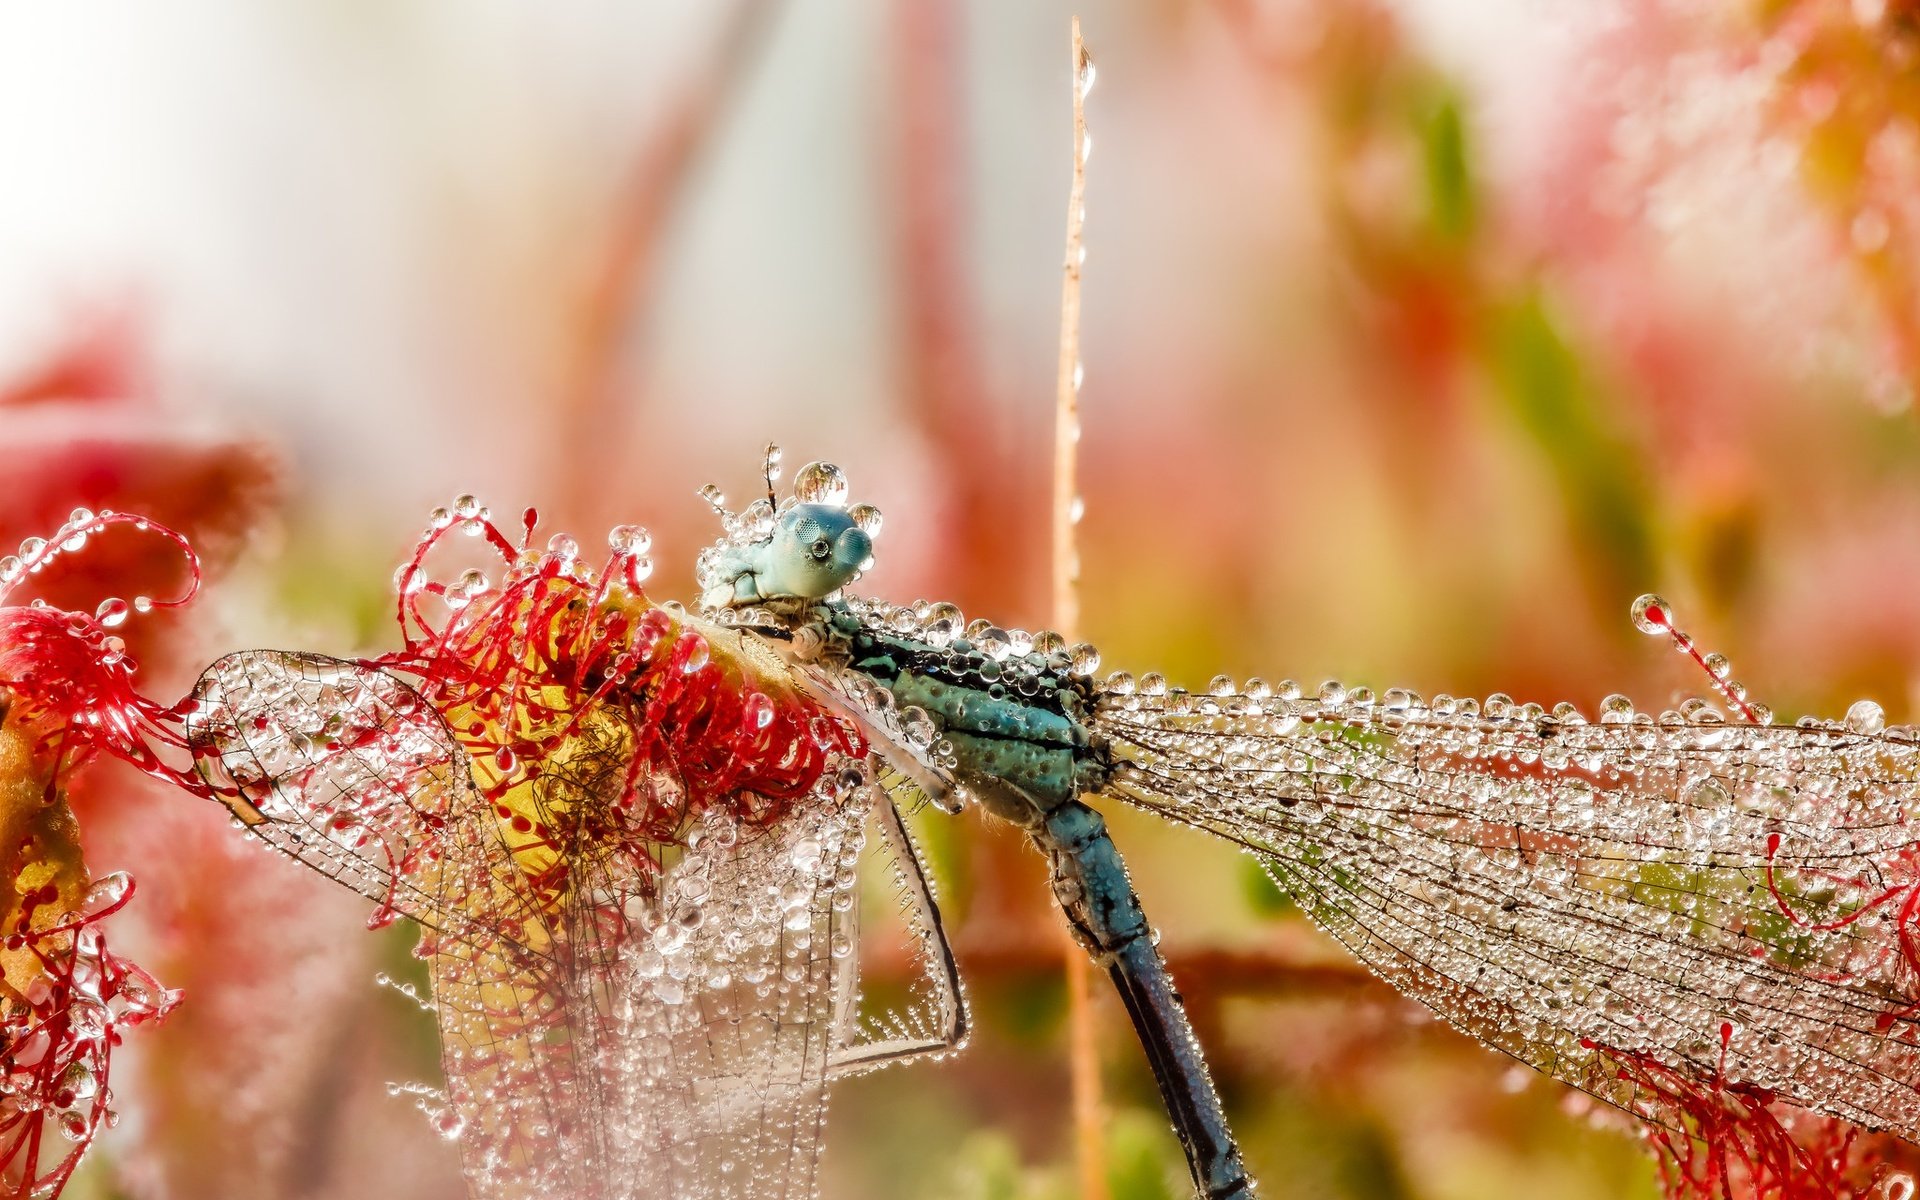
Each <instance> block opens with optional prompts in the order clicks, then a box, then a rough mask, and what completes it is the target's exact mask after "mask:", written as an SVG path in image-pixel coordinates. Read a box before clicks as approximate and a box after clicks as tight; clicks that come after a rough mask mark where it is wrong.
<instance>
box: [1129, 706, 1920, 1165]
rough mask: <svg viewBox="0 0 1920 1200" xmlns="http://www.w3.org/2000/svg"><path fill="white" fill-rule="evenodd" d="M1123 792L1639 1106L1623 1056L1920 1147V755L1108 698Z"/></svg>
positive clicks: (1812, 737) (1376, 711)
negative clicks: (1246, 860) (1210, 835)
mask: <svg viewBox="0 0 1920 1200" xmlns="http://www.w3.org/2000/svg"><path fill="white" fill-rule="evenodd" d="M1096 724H1097V725H1098V727H1099V729H1100V731H1101V732H1102V733H1103V734H1104V735H1105V736H1106V737H1107V738H1109V739H1110V743H1111V753H1112V757H1113V760H1114V772H1113V776H1112V781H1111V785H1110V789H1109V790H1111V791H1112V792H1113V793H1114V794H1116V795H1118V796H1121V797H1123V798H1125V799H1127V800H1129V801H1132V802H1133V803H1135V804H1138V805H1140V806H1142V807H1144V808H1147V809H1150V810H1152V811H1154V812H1156V813H1159V814H1162V815H1165V816H1168V817H1171V818H1173V819H1175V820H1179V821H1182V822H1185V823H1187V824H1190V825H1195V826H1198V827H1200V828H1202V829H1207V830H1210V831H1212V832H1214V833H1217V834H1220V835H1221V836H1224V837H1226V838H1229V839H1231V840H1233V841H1235V842H1238V843H1240V844H1241V845H1243V846H1245V847H1247V848H1248V849H1250V850H1252V851H1253V852H1255V853H1256V854H1257V855H1258V856H1259V857H1260V858H1261V859H1262V860H1263V861H1264V863H1265V864H1266V866H1267V867H1268V869H1269V870H1270V871H1271V873H1272V874H1273V876H1274V878H1275V879H1276V880H1277V881H1278V882H1279V884H1280V886H1281V887H1282V888H1283V889H1284V890H1285V891H1287V892H1288V893H1289V894H1290V895H1291V896H1293V897H1294V898H1295V899H1296V900H1297V901H1298V903H1299V904H1300V905H1301V906H1302V908H1303V909H1305V910H1306V911H1307V913H1308V914H1309V915H1310V916H1312V918H1313V919H1314V920H1315V921H1316V922H1318V923H1319V924H1320V925H1321V926H1322V927H1324V928H1325V929H1326V930H1327V931H1329V932H1330V933H1331V934H1333V936H1334V937H1336V938H1338V939H1339V940H1340V941H1341V942H1343V943H1344V944H1345V945H1346V946H1347V947H1348V948H1349V949H1350V950H1352V951H1353V953H1354V954H1355V955H1357V956H1358V957H1359V958H1360V959H1361V960H1362V961H1363V962H1365V963H1366V964H1367V965H1368V966H1369V967H1370V968H1372V969H1373V970H1374V971H1375V972H1377V973H1378V974H1380V975H1381V976H1383V977H1384V978H1386V979H1387V980H1388V981H1389V982H1391V983H1393V984H1394V985H1395V986H1397V987H1399V988H1400V989H1401V990H1402V991H1404V992H1406V993H1407V994H1409V995H1411V996H1413V997H1415V998H1416V999H1418V1000H1420V1001H1421V1002H1422V1003H1424V1004H1426V1005H1428V1006H1429V1007H1430V1008H1432V1009H1433V1010H1434V1011H1435V1012H1436V1013H1438V1014H1439V1015H1440V1016H1442V1017H1443V1018H1445V1019H1446V1020H1447V1021H1448V1022H1450V1023H1451V1024H1453V1025H1454V1026H1456V1027H1457V1028H1459V1029H1462V1030H1463V1031H1465V1032H1467V1033H1468V1034H1470V1035H1472V1036H1473V1037H1475V1038H1477V1039H1479V1040H1480V1041H1482V1042H1484V1043H1486V1044H1488V1045H1490V1046H1494V1047H1496V1048H1498V1049H1501V1050H1504V1051H1506V1052H1507V1053H1509V1054H1512V1055H1513V1056H1515V1057H1516V1058H1519V1059H1520V1060H1522V1061H1524V1062H1526V1063H1528V1064H1529V1065H1531V1066H1534V1067H1536V1068H1538V1069H1540V1070H1542V1071H1545V1072H1547V1073H1549V1074H1551V1075H1554V1076H1556V1077H1557V1078H1560V1079H1562V1080H1564V1081H1566V1082H1568V1083H1571V1084H1573V1085H1575V1086H1576V1087H1580V1088H1583V1089H1585V1090H1587V1091H1589V1092H1591V1093H1593V1094H1594V1095H1596V1096H1598V1097H1600V1098H1602V1099H1604V1100H1607V1101H1609V1102H1611V1103H1614V1104H1616V1105H1619V1106H1621V1107H1623V1108H1626V1109H1628V1110H1629V1111H1635V1112H1639V1113H1641V1114H1642V1115H1646V1114H1647V1113H1648V1112H1649V1111H1650V1110H1651V1108H1652V1107H1653V1101H1652V1098H1650V1097H1648V1096H1645V1095H1642V1094H1640V1093H1639V1092H1638V1091H1636V1087H1637V1085H1636V1084H1635V1083H1634V1082H1633V1076H1634V1074H1635V1073H1633V1072H1628V1071H1622V1070H1621V1069H1620V1064H1621V1062H1622V1061H1623V1060H1631V1061H1642V1062H1644V1061H1652V1062H1656V1063H1659V1064H1661V1065H1663V1066H1665V1067H1667V1068H1671V1069H1677V1070H1682V1071H1685V1072H1686V1073H1687V1074H1688V1075H1689V1076H1690V1077H1692V1078H1695V1079H1699V1080H1708V1081H1718V1080H1726V1081H1728V1082H1736V1081H1737V1082H1740V1083H1743V1084H1747V1085H1751V1086H1753V1087H1757V1088H1760V1089H1764V1090H1765V1091H1767V1092H1771V1093H1772V1094H1774V1095H1777V1096H1779V1097H1781V1098H1783V1099H1787V1100H1791V1101H1793V1102H1795V1103H1797V1104H1800V1105H1802V1106H1805V1107H1810V1108H1815V1109H1819V1110H1822V1111H1825V1112H1828V1113H1831V1114H1834V1115H1837V1116H1840V1117H1844V1118H1846V1119H1848V1120H1852V1121H1855V1122H1858V1123H1860V1124H1864V1125H1867V1126H1870V1127H1877V1128H1887V1129H1891V1130H1893V1131H1895V1132H1896V1133H1899V1134H1901V1135H1902V1136H1905V1137H1907V1138H1909V1139H1912V1138H1916V1137H1920V1091H1917V1090H1916V1083H1920V1047H1916V1045H1915V1025H1914V1021H1913V1019H1912V1018H1913V1016H1914V1014H1915V1003H1916V1001H1920V986H1917V985H1920V980H1917V979H1916V972H1915V966H1916V962H1917V961H1920V960H1917V959H1916V956H1915V954H1914V937H1913V931H1912V928H1911V925H1912V920H1913V918H1914V916H1915V914H1916V912H1917V911H1920V900H1916V895H1917V894H1920V893H1917V891H1916V887H1917V885H1916V866H1917V863H1916V858H1917V857H1920V847H1917V846H1916V839H1917V838H1920V828H1916V827H1915V826H1914V825H1913V824H1912V820H1913V817H1914V816H1915V815H1920V814H1916V813H1915V812H1912V811H1910V810H1912V809H1913V806H1914V802H1915V800H1916V798H1917V797H1920V745H1916V744H1915V743H1914V742H1913V741H1910V740H1902V739H1898V738H1894V737H1888V736H1879V735H1867V734H1861V733H1855V732H1851V731H1849V730H1847V729H1845V728H1844V727H1837V726H1811V727H1809V726H1802V727H1791V728H1777V727H1771V726H1731V725H1725V724H1720V723H1707V722H1699V723H1685V722H1677V721H1674V722H1667V723H1662V724H1652V723H1648V722H1645V721H1644V720H1643V721H1641V722H1638V723H1632V722H1625V723H1602V724H1587V723H1585V722H1583V721H1579V720H1578V719H1575V718H1568V717H1562V718H1552V717H1541V716H1538V715H1536V714H1529V713H1524V712H1523V713H1520V714H1518V715H1515V716H1506V715H1504V714H1502V715H1499V716H1494V717H1489V716H1487V715H1484V714H1481V713H1479V712H1477V711H1471V710H1470V711H1465V712H1461V711H1458V710H1454V711H1436V710H1435V709H1430V708H1428V707H1426V706H1424V705H1421V704H1418V703H1415V702H1409V703H1408V704H1404V705H1400V706H1398V707H1397V709H1394V708H1388V707H1386V706H1380V707H1375V706H1373V705H1367V704H1354V703H1351V702H1345V701H1342V702H1340V703H1317V702H1313V701H1287V700H1278V699H1270V698H1265V697H1247V696H1226V697H1211V696H1209V697H1195V696H1190V695H1186V694H1183V693H1175V694H1173V695H1161V696H1140V695H1124V696H1122V695H1110V696H1106V697H1104V698H1103V700H1102V702H1101V704H1100V706H1099V711H1098V715H1097V717H1096Z"/></svg>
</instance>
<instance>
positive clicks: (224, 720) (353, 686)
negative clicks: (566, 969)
mask: <svg viewBox="0 0 1920 1200" xmlns="http://www.w3.org/2000/svg"><path fill="white" fill-rule="evenodd" d="M193 700H194V702H195V704H194V710H193V712H192V714H191V715H190V716H189V717H188V719H187V729H188V736H189V740H190V743H191V745H192V747H193V751H194V756H195V762H196V764H197V766H198V768H199V770H200V772H201V774H202V776H203V777H204V778H205V779H206V780H207V781H208V783H209V784H211V785H212V786H213V788H214V789H215V792H216V794H217V795H219V796H220V798H221V799H222V800H223V801H224V802H225V803H226V804H227V806H228V808H230V809H231V810H232V811H233V813H234V815H235V816H236V817H238V818H239V819H240V821H241V822H242V823H243V824H245V825H246V826H247V828H248V829H249V830H250V831H251V832H252V833H254V834H255V835H256V836H258V837H260V838H261V839H262V840H264V841H266V842H267V843H268V844H270V845H272V846H273V847H274V848H275V849H277V850H279V851H281V852H282V853H283V854H286V855H287V856H288V857H290V858H293V859H296V860H298V861H300V862H302V863H305V864H306V865H307V866H309V867H312V868H313V869H314V870H316V871H319V872H320V873H321V874H323V875H326V876H327V877H328V878H331V879H333V880H335V881H336V882H338V883H341V884H343V885H345V886H346V887H349V888H352V889H353V890H354V891H356V892H359V893H360V894H361V895H364V896H367V897H369V898H371V899H373V900H376V901H378V902H380V904H381V905H382V906H383V909H384V910H386V911H388V912H398V913H400V914H403V915H405V916H408V917H411V918H413V919H415V920H417V921H419V922H420V923H421V924H422V925H425V926H427V927H428V928H433V929H441V930H442V931H444V932H448V933H460V934H462V935H464V934H466V933H468V932H470V930H469V929H468V925H469V923H470V914H466V913H462V912H459V911H458V910H456V909H455V908H453V907H451V906H450V905H449V904H448V902H447V900H446V897H447V896H448V895H449V893H450V892H451V891H452V889H451V887H450V885H449V881H448V880H447V879H446V878H444V876H445V873H446V872H447V871H449V870H458V869H461V866H462V864H463V862H470V861H471V860H472V859H473V858H474V857H475V856H476V855H479V856H481V857H483V858H484V857H487V856H492V857H494V858H497V857H499V856H500V854H502V853H503V848H502V847H501V846H500V845H499V839H498V836H497V834H496V833H493V832H492V831H491V830H490V829H488V828H483V827H481V826H477V825H475V824H474V823H473V822H471V821H470V820H468V819H467V815H468V814H471V813H473V812H474V811H475V810H476V808H477V806H478V801H477V798H476V796H475V793H474V787H473V781H472V777H471V775H470V774H469V772H468V769H467V759H466V755H465V754H464V753H463V752H462V751H461V749H460V747H459V746H458V744H457V743H456V742H455V741H454V738H453V735H452V734H451V733H450V732H449V731H448V730H447V727H446V725H445V724H444V723H443V722H442V721H441V719H440V717H439V716H438V714H436V713H435V712H434V710H433V708H432V707H431V706H430V705H428V704H427V702H426V701H425V700H424V699H422V698H421V696H420V695H419V693H417V692H416V691H414V689H413V688H412V687H411V686H409V685H408V684H407V683H406V682H405V681H403V680H401V679H399V678H397V677H396V676H393V675H391V674H388V673H387V672H384V671H380V670H377V669H375V668H372V667H368V666H366V665H365V664H362V663H357V662H353V661H350V660H347V659H339V658H331V657H328V656H326V655H321V654H299V653H293V652H289V651H281V650H250V651H244V652H241V653H238V654H230V655H227V656H226V657H225V658H222V659H220V660H219V661H218V662H216V663H214V664H213V666H211V667H209V668H208V669H207V670H206V672H205V673H204V674H202V675H201V677H200V680H199V682H198V683H197V684H196V685H195V687H194V691H193ZM488 824H489V825H490V822H489V823H488ZM476 837H477V838H479V842H478V843H477V844H476V843H475V841H474V839H475V838H476ZM517 904H518V905H519V906H520V907H522V908H524V907H525V901H524V900H519V901H517Z"/></svg>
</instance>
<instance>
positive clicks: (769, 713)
mask: <svg viewBox="0 0 1920 1200" xmlns="http://www.w3.org/2000/svg"><path fill="white" fill-rule="evenodd" d="M746 723H747V725H748V727H749V728H752V729H765V728H766V727H767V726H769V725H771V724H773V701H771V700H769V699H767V698H766V697H765V696H763V695H761V694H760V693H758V692H755V693H753V694H752V695H751V696H748V697H747V702H746Z"/></svg>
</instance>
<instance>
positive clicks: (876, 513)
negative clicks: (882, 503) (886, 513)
mask: <svg viewBox="0 0 1920 1200" xmlns="http://www.w3.org/2000/svg"><path fill="white" fill-rule="evenodd" d="M847 515H848V516H849V517H852V518H853V523H854V525H856V526H858V527H859V529H860V532H862V533H864V534H866V535H867V536H868V537H870V538H874V537H879V536H880V510H879V509H877V508H875V507H874V506H873V505H871V504H856V505H854V506H853V507H852V508H850V509H848V510H847Z"/></svg>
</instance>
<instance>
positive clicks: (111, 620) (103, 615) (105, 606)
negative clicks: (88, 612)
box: [93, 596, 133, 629]
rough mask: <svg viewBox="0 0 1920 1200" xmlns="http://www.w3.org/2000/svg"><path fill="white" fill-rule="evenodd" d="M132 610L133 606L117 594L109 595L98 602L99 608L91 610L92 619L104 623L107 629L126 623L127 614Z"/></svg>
mask: <svg viewBox="0 0 1920 1200" xmlns="http://www.w3.org/2000/svg"><path fill="white" fill-rule="evenodd" d="M132 611H133V606H132V605H130V604H128V603H127V602H126V601H125V600H122V599H120V597H118V596H110V597H108V598H107V599H105V600H102V601H101V602H100V607H99V608H96V609H94V610H93V619H94V620H96V621H98V622H100V623H101V624H102V625H105V626H106V627H107V628H108V629H113V628H116V627H117V626H121V625H125V624H126V623H127V616H128V614H129V613H131V612H132Z"/></svg>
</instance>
